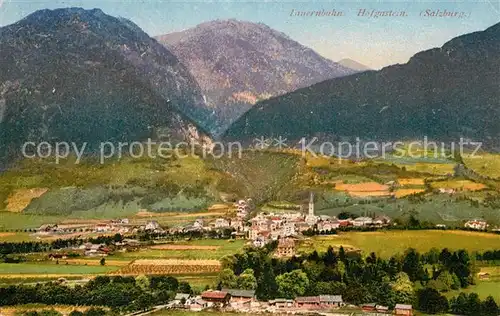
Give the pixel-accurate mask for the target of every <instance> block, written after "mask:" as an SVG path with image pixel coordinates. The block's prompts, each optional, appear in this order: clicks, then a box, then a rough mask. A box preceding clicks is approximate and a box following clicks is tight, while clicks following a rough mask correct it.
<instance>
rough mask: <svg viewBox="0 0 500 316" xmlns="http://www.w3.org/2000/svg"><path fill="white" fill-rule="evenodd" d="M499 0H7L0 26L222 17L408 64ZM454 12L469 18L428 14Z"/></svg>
mask: <svg viewBox="0 0 500 316" xmlns="http://www.w3.org/2000/svg"><path fill="white" fill-rule="evenodd" d="M499 3H500V0H482V1H457V2H452V1H443V0H441V1H425V0H424V1H412V2H409V1H406V2H403V1H396V0H392V1H384V2H380V1H349V2H346V1H342V2H340V1H298V0H295V1H290V0H288V1H263V0H261V1H241V0H240V1H230V0H226V1H190V0H184V1H168V0H163V1H162V0H125V1H123V0H100V1H95V0H83V1H78V0H0V25H6V24H10V23H13V22H16V21H17V20H19V19H21V18H22V17H24V16H26V15H28V14H30V13H31V12H33V11H36V10H39V9H44V8H49V9H54V8H59V7H83V8H87V9H91V8H100V9H102V10H103V11H104V12H105V13H108V14H110V15H114V16H122V17H126V18H129V19H131V20H132V21H134V22H135V23H136V24H138V25H139V26H140V27H142V28H143V29H144V30H145V31H146V32H147V33H148V34H150V35H152V36H154V35H159V34H164V33H169V32H172V31H180V30H183V29H186V28H190V27H193V26H195V25H197V24H199V23H201V22H205V21H210V20H215V19H229V18H235V19H238V20H247V21H253V22H262V23H265V24H267V25H269V26H270V27H272V28H274V29H277V30H279V31H282V32H284V33H286V34H288V35H289V36H290V37H291V38H293V39H294V40H296V41H298V42H300V43H301V44H304V45H306V46H309V47H311V48H313V49H315V50H316V51H317V52H319V53H320V54H321V55H323V56H325V57H328V58H330V59H332V60H339V59H342V58H351V59H354V60H357V61H359V62H361V63H363V64H365V65H367V66H370V67H373V68H380V67H383V66H387V65H390V64H395V63H405V62H407V61H408V59H409V58H410V57H411V56H412V55H413V54H415V53H416V52H418V51H421V50H425V49H429V48H432V47H437V46H442V45H443V44H444V43H445V42H446V41H448V40H449V39H451V38H452V37H455V36H458V35H461V34H464V33H470V32H474V31H479V30H484V29H485V28H487V27H489V26H491V25H493V24H495V23H498V22H500V5H499ZM322 9H324V10H326V11H331V10H336V11H337V12H339V11H341V12H343V16H340V17H339V16H337V17H332V16H322V17H317V16H308V17H307V16H291V14H290V13H291V12H292V10H295V11H311V10H315V11H316V10H322ZM361 9H365V10H366V11H367V12H369V11H371V10H377V11H387V10H393V11H398V12H399V11H405V12H406V14H407V16H405V17H379V18H373V17H364V16H358V13H359V10H361ZM426 10H441V11H443V10H448V11H449V12H457V13H459V14H460V13H462V15H464V17H462V18H458V17H425V16H421V15H422V14H423V13H422V12H425V11H426Z"/></svg>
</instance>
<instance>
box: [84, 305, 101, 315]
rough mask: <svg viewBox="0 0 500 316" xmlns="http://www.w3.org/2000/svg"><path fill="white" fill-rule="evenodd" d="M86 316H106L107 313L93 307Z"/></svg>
mask: <svg viewBox="0 0 500 316" xmlns="http://www.w3.org/2000/svg"><path fill="white" fill-rule="evenodd" d="M84 315H85V316H104V315H106V311H105V310H104V309H102V308H99V307H91V308H89V309H87V311H85V313H84Z"/></svg>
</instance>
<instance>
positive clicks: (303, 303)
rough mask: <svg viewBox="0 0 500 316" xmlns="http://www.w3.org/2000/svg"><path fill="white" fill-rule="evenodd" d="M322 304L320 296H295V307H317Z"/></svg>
mask: <svg viewBox="0 0 500 316" xmlns="http://www.w3.org/2000/svg"><path fill="white" fill-rule="evenodd" d="M319 306H320V300H319V296H299V297H296V298H295V307H297V308H302V309H316V308H318V307H319Z"/></svg>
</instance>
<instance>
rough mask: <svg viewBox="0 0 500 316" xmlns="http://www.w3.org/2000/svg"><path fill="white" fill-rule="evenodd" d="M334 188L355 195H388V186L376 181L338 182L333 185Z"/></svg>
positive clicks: (389, 193)
mask: <svg viewBox="0 0 500 316" xmlns="http://www.w3.org/2000/svg"><path fill="white" fill-rule="evenodd" d="M335 190H338V191H345V192H347V193H348V194H349V195H351V196H355V197H369V196H390V195H392V194H391V192H390V191H389V186H388V185H384V184H380V183H377V182H373V181H372V182H365V183H356V184H344V183H339V184H337V185H335Z"/></svg>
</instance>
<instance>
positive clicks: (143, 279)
mask: <svg viewBox="0 0 500 316" xmlns="http://www.w3.org/2000/svg"><path fill="white" fill-rule="evenodd" d="M135 284H137V286H138V287H140V288H141V289H142V290H143V291H148V290H149V287H150V285H151V283H150V281H149V278H148V277H147V276H145V275H143V274H141V275H138V276H137V277H136V278H135Z"/></svg>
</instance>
